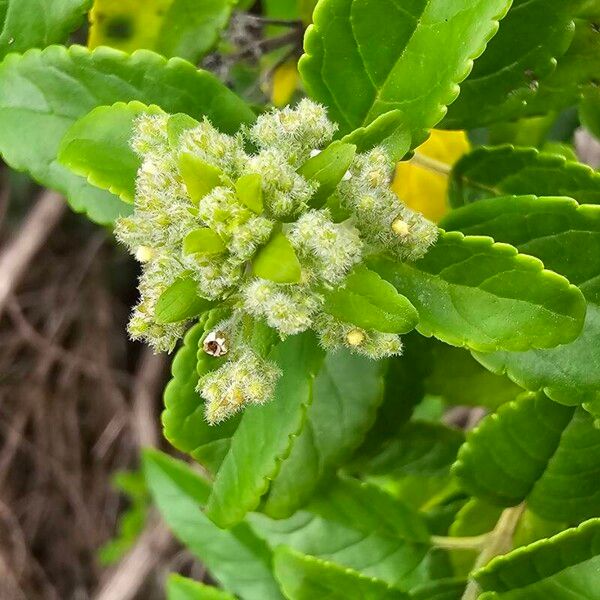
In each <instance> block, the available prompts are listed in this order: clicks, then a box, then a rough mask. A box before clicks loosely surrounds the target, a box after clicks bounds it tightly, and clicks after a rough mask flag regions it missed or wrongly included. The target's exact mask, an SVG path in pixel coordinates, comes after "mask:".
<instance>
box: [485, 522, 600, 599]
mask: <svg viewBox="0 0 600 600" xmlns="http://www.w3.org/2000/svg"><path fill="white" fill-rule="evenodd" d="M599 569H600V519H591V520H589V521H586V522H585V523H583V524H581V525H580V526H579V527H577V528H576V529H568V530H567V531H563V532H562V533H559V534H558V535H556V536H554V537H552V538H550V539H547V540H541V541H539V542H536V543H534V544H531V545H530V546H526V547H524V548H519V549H517V550H514V551H513V552H510V553H509V554H506V555H504V556H500V557H498V558H496V559H494V560H493V561H492V562H490V563H489V564H488V565H487V566H486V567H484V568H483V569H481V570H479V571H477V572H476V573H475V577H476V579H477V581H478V582H479V584H480V585H481V587H482V588H483V590H484V591H485V593H483V594H482V595H481V596H480V599H481V600H538V599H539V600H543V599H545V598H557V599H558V598H565V599H566V598H585V599H586V600H598V599H599V598H600V586H598V570H599Z"/></svg>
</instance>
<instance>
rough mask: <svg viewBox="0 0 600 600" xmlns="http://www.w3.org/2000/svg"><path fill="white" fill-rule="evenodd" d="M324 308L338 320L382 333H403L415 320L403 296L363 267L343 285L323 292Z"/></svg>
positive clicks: (413, 325) (413, 311)
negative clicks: (324, 296)
mask: <svg viewBox="0 0 600 600" xmlns="http://www.w3.org/2000/svg"><path fill="white" fill-rule="evenodd" d="M324 310H325V311H326V312H328V313H329V314H330V315H333V316H334V317H336V318H337V319H339V320H340V321H344V322H346V323H352V324H353V325H356V326H358V327H362V328H364V329H367V330H369V329H374V330H376V331H382V332H385V333H407V332H408V331H411V330H412V329H414V328H415V326H416V324H417V322H418V320H419V315H418V313H417V311H416V309H415V307H414V306H413V305H412V304H411V303H410V301H409V300H408V299H407V298H406V297H405V296H403V295H402V294H399V293H398V292H397V291H396V288H395V287H394V286H393V285H392V284H391V283H389V282H387V281H386V280H385V279H382V278H381V277H380V276H379V275H378V274H377V273H375V272H374V271H370V270H369V269H366V268H365V267H358V268H355V269H354V271H352V273H351V274H350V275H349V276H348V277H347V278H346V281H345V282H344V285H343V287H339V288H337V289H335V290H333V291H332V292H329V293H328V294H327V295H326V299H325V306H324Z"/></svg>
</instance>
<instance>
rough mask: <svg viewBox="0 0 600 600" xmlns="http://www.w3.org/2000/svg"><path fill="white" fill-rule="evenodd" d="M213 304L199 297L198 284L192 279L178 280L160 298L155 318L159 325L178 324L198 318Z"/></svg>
mask: <svg viewBox="0 0 600 600" xmlns="http://www.w3.org/2000/svg"><path fill="white" fill-rule="evenodd" d="M212 305H213V303H212V302H211V301H210V300H205V299H204V298H200V296H198V284H197V283H196V282H195V281H194V280H193V279H192V278H191V277H186V278H184V279H178V280H177V281H175V283H173V284H172V285H170V286H169V287H168V288H167V289H166V290H165V291H164V292H163V293H162V294H161V295H160V297H159V298H158V302H157V303H156V310H155V313H154V318H155V319H156V322H157V323H177V322H178V321H185V320H186V319H191V318H192V317H196V316H198V315H199V314H200V313H201V312H204V311H205V310H208V309H209V308H210V307H211V306H212Z"/></svg>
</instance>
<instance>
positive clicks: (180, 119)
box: [167, 113, 199, 148]
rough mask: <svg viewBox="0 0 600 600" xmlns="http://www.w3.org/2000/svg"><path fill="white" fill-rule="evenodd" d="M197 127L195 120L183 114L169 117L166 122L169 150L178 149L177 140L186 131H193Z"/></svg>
mask: <svg viewBox="0 0 600 600" xmlns="http://www.w3.org/2000/svg"><path fill="white" fill-rule="evenodd" d="M198 125H199V123H198V121H196V119H193V118H192V117H190V116H189V115H186V114H185V113H177V114H176V115H171V116H170V117H169V119H168V120H167V137H168V139H169V145H170V146H171V148H178V147H179V138H180V137H181V135H182V134H183V133H185V132H186V131H188V129H194V128H195V127H197V126H198Z"/></svg>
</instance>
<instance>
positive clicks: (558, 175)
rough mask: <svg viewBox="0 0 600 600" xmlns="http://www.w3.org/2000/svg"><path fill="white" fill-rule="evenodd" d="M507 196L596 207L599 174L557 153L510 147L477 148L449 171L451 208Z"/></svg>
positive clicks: (599, 181) (598, 199)
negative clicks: (552, 198)
mask: <svg viewBox="0 0 600 600" xmlns="http://www.w3.org/2000/svg"><path fill="white" fill-rule="evenodd" d="M509 194H515V195H525V194H534V195H536V196H560V195H562V196H569V197H571V198H574V199H575V200H577V201H578V202H580V203H582V204H599V203H600V173H597V172H596V171H594V170H593V169H591V168H590V167H588V166H587V165H582V164H581V163H578V162H573V161H568V160H566V159H565V158H564V156H560V155H558V154H550V153H548V152H540V151H539V150H536V149H535V148H524V147H515V146H512V145H505V146H489V147H486V146H483V147H481V148H477V149H476V150H474V151H473V152H471V153H470V154H467V155H466V156H464V157H463V158H462V159H461V160H460V161H459V162H458V163H457V164H456V165H455V166H454V169H453V170H452V175H451V178H450V189H449V198H450V203H451V204H452V206H455V207H458V206H462V205H463V204H469V203H470V202H475V201H476V200H481V199H485V198H490V197H492V196H506V195H509Z"/></svg>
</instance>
